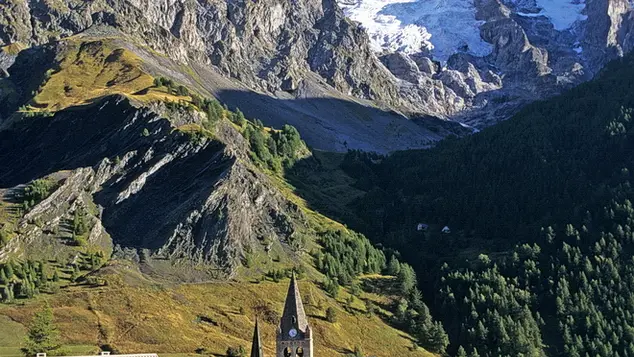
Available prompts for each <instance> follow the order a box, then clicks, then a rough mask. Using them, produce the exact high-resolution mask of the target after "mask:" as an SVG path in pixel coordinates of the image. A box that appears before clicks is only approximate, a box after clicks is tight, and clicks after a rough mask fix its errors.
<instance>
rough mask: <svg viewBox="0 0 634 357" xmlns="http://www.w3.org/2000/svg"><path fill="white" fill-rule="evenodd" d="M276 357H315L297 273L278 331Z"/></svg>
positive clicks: (293, 279) (290, 288) (292, 279)
mask: <svg viewBox="0 0 634 357" xmlns="http://www.w3.org/2000/svg"><path fill="white" fill-rule="evenodd" d="M276 357H313V333H312V331H311V329H310V326H308V320H307V319H306V313H305V312H304V304H303V303H302V297H301V295H300V293H299V285H298V284H297V279H295V272H293V275H292V276H291V284H290V285H289V287H288V294H287V295H286V303H284V313H283V314H282V320H281V321H280V326H279V328H278V330H277V354H276Z"/></svg>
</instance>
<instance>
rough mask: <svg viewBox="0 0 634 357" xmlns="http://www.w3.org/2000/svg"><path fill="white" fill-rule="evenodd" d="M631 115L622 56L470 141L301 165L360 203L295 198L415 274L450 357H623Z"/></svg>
mask: <svg viewBox="0 0 634 357" xmlns="http://www.w3.org/2000/svg"><path fill="white" fill-rule="evenodd" d="M632 108H634V58H632V57H631V56H630V57H627V58H625V59H623V60H619V61H615V62H614V63H611V64H610V65H609V66H608V67H607V68H606V69H605V70H603V72H602V73H601V74H600V76H599V77H598V78H597V79H596V80H594V81H592V82H590V83H587V84H584V85H581V86H579V87H578V88H576V89H573V90H571V91H569V92H567V93H565V94H564V95H562V96H559V97H557V98H554V99H552V100H548V101H544V102H538V103H534V104H532V105H529V106H528V107H526V108H525V109H524V110H522V111H521V112H520V113H519V114H517V115H516V116H515V117H514V118H512V119H510V120H508V121H506V122H504V123H501V124H499V125H497V126H495V127H492V128H489V129H486V130H483V131H482V132H481V133H478V134H476V135H473V136H471V137H468V138H464V139H455V138H454V139H451V138H450V139H447V140H445V141H443V142H442V143H441V144H440V145H438V147H436V148H434V149H431V150H426V151H407V152H398V153H395V154H393V155H391V156H389V157H381V156H378V155H373V154H368V153H360V152H350V153H349V154H348V155H346V157H345V158H343V159H342V161H341V164H340V165H339V166H338V167H337V168H335V169H333V168H332V167H330V168H328V167H323V165H320V164H319V163H317V164H315V163H313V164H312V167H311V165H310V164H309V163H308V162H307V163H305V164H304V170H309V169H312V170H313V171H314V172H315V174H316V175H317V174H318V173H319V172H322V171H324V170H331V171H332V172H333V174H334V175H337V176H338V177H341V175H345V174H347V175H349V176H350V177H351V178H353V179H354V183H353V184H352V185H353V187H354V190H363V191H364V192H365V194H364V195H363V196H362V197H360V198H358V199H354V200H352V201H345V200H337V199H336V197H334V196H329V194H328V192H327V191H325V190H321V189H319V187H318V186H317V185H304V186H302V187H303V188H304V189H306V190H307V191H308V192H309V193H308V195H309V196H310V197H312V198H313V201H312V204H313V205H314V206H315V207H317V208H318V209H321V210H324V211H330V212H333V213H334V214H335V215H337V216H338V217H340V218H342V219H343V220H344V221H346V222H348V223H349V224H350V225H351V226H352V227H354V228H356V229H358V230H359V231H361V232H364V233H366V234H367V235H368V236H369V237H370V238H371V239H372V240H373V241H374V242H376V243H382V244H383V245H385V246H386V247H390V248H393V249H396V250H398V251H400V254H401V256H402V257H404V259H405V261H407V262H409V263H411V264H412V265H413V266H414V267H415V269H416V271H417V272H418V275H419V278H420V281H421V282H422V285H421V286H422V290H423V292H424V296H425V297H426V299H425V301H426V302H428V303H429V304H430V306H432V313H433V314H434V316H436V317H438V318H439V319H441V320H442V321H443V322H444V325H445V327H446V328H447V329H448V332H449V334H450V340H451V346H450V348H449V350H450V351H451V352H452V353H456V354H457V355H459V356H465V355H470V356H477V355H479V356H491V357H492V356H541V355H549V356H571V357H572V356H631V355H633V354H634V343H633V342H634V339H633V337H634V335H632V334H631V331H633V330H632V327H634V319H633V317H632V316H634V314H633V313H634V311H633V310H632V309H633V306H634V305H633V304H632V302H631V301H630V299H631V297H630V296H631V295H632V293H633V292H634V285H633V282H634V275H633V272H634V265H633V262H634V255H633V254H634V240H633V237H634V235H633V234H632V229H634V225H633V224H632V220H633V219H634V210H633V209H632V204H631V202H632V200H633V199H634V191H633V190H632V187H631V178H630V177H631V172H633V171H632V170H634V160H633V157H634V156H633V155H632V154H633V153H634V136H633V135H634V123H633V122H632V111H633V109H632ZM309 172H310V170H309ZM344 173H345V174H344ZM307 176H310V174H308V173H306V172H304V171H302V170H299V169H298V170H297V171H296V173H295V175H294V176H293V177H291V180H298V181H301V182H304V181H305V180H304V178H305V177H307ZM337 181H341V179H337ZM327 201H335V202H337V203H336V204H334V205H330V204H328V203H326V202H327ZM346 209H347V210H349V211H350V210H352V212H353V213H351V212H349V211H348V212H346ZM419 223H423V224H426V225H428V226H429V228H428V229H427V230H424V231H418V230H417V227H418V224H419ZM445 226H448V227H449V228H450V230H451V233H448V234H445V233H441V229H442V228H443V227H445Z"/></svg>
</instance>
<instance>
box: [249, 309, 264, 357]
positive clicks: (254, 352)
mask: <svg viewBox="0 0 634 357" xmlns="http://www.w3.org/2000/svg"><path fill="white" fill-rule="evenodd" d="M251 357H264V352H263V351H262V341H261V339H260V328H259V326H258V319H257V318H256V319H255V329H253V343H252V344H251Z"/></svg>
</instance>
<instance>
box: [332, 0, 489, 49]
mask: <svg viewBox="0 0 634 357" xmlns="http://www.w3.org/2000/svg"><path fill="white" fill-rule="evenodd" d="M339 1H340V3H339V5H340V6H341V7H342V8H343V10H344V12H345V14H346V16H348V17H349V18H350V19H352V20H354V21H358V22H360V23H361V25H362V26H363V27H364V28H365V29H366V31H367V33H368V35H369V36H370V40H371V44H372V47H373V49H374V50H375V51H377V52H380V51H382V50H388V51H392V52H393V51H402V52H405V53H408V54H411V53H417V52H421V51H424V50H430V51H431V53H432V55H433V56H434V57H435V58H436V59H439V60H441V61H446V60H447V59H448V58H449V56H451V55H452V54H454V53H456V52H459V51H466V52H469V53H472V54H474V55H476V56H486V55H488V54H489V53H491V51H492V48H493V47H492V46H491V45H490V44H488V43H486V42H484V40H482V38H481V37H480V26H481V25H482V22H481V21H477V20H476V19H475V7H474V5H473V0H357V1H356V2H354V3H345V2H344V0H339Z"/></svg>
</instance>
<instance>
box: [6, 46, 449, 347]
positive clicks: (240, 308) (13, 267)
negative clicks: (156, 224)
mask: <svg viewBox="0 0 634 357" xmlns="http://www.w3.org/2000/svg"><path fill="white" fill-rule="evenodd" d="M63 43H64V46H60V47H61V49H60V50H58V51H57V52H55V53H54V56H53V54H52V53H49V52H48V51H52V50H51V49H45V50H42V51H44V54H42V53H41V52H37V50H33V51H34V52H33V53H32V57H33V59H38V58H39V59H41V58H40V57H39V56H44V57H46V56H52V57H55V63H54V64H53V63H49V62H47V61H45V60H43V61H40V62H38V61H37V60H33V63H35V62H37V63H39V65H38V66H35V65H33V63H32V62H31V58H27V59H25V60H24V61H25V62H19V63H18V65H17V67H15V68H12V71H11V77H9V78H2V79H0V85H2V86H4V87H6V88H12V92H11V93H9V94H10V96H9V95H4V94H7V93H5V92H3V93H0V104H4V106H3V107H2V111H6V112H7V114H8V116H7V117H8V118H9V120H10V121H11V125H9V127H8V128H6V129H5V130H4V131H0V138H2V139H1V140H0V356H18V355H23V352H22V351H21V350H20V349H21V347H24V346H25V341H26V335H27V331H28V329H29V328H30V326H31V325H32V323H33V322H32V321H33V319H34V316H35V314H36V313H37V312H38V311H41V309H42V308H43V306H45V305H47V304H48V305H50V306H51V307H52V313H53V320H54V322H55V324H56V325H57V327H58V328H59V331H60V335H61V344H62V348H61V349H55V350H49V351H47V352H49V354H50V355H56V354H57V355H59V354H80V353H81V354H94V353H96V352H98V351H99V350H100V349H103V350H111V351H114V352H118V353H139V352H156V353H160V355H162V356H163V355H165V354H167V356H171V355H178V356H183V355H198V356H223V355H225V353H226V352H227V349H228V348H229V347H239V346H243V347H245V348H247V349H248V348H249V342H250V340H251V338H252V336H251V333H252V328H253V325H254V320H255V318H256V317H259V318H260V319H261V320H263V321H264V324H263V327H262V330H263V338H264V340H265V341H264V345H265V349H266V352H267V353H268V354H270V353H272V351H273V350H274V342H275V329H276V326H277V324H278V323H279V315H280V314H281V310H282V306H283V302H284V295H285V293H286V291H287V288H288V285H287V283H288V280H287V277H288V276H289V275H290V272H291V271H293V270H294V271H296V272H297V274H298V275H299V276H300V277H301V283H300V284H301V287H302V293H303V294H304V295H303V296H302V297H303V299H304V300H305V303H306V306H307V313H308V315H309V321H310V323H311V326H313V331H314V333H315V345H316V352H317V354H318V355H323V356H337V355H344V356H345V355H348V354H350V353H354V352H355V351H363V353H364V354H368V355H375V356H394V355H403V356H412V357H415V356H420V357H422V356H432V355H433V354H432V353H431V352H429V351H435V352H442V351H443V350H444V349H445V348H446V345H447V341H446V334H445V332H444V330H443V328H442V326H441V325H440V324H439V323H438V322H437V321H434V320H433V319H432V317H431V316H430V315H429V313H428V309H427V307H426V306H425V305H424V304H423V303H422V302H421V301H420V299H418V306H417V308H416V311H415V312H414V315H413V316H415V317H416V319H417V321H419V327H418V329H417V330H408V331H403V330H404V329H403V326H401V325H400V324H399V322H400V320H401V313H402V312H401V310H400V309H399V306H400V305H401V301H402V300H403V299H404V298H409V295H410V294H411V293H412V292H415V291H416V288H415V285H416V278H415V274H414V273H413V271H412V269H411V268H410V267H409V266H408V265H407V264H404V263H403V264H400V263H398V265H399V268H400V267H401V266H402V269H399V271H395V270H388V269H387V261H386V257H385V252H384V251H383V250H381V249H379V248H376V247H374V246H372V244H371V243H370V242H369V241H368V240H367V238H365V237H364V236H363V235H360V234H358V233H355V232H353V231H351V230H349V229H347V228H346V227H345V226H343V225H341V224H340V223H338V222H336V221H333V220H331V219H330V218H328V217H326V216H324V215H322V214H320V213H318V212H315V211H314V210H312V209H311V208H310V207H309V206H307V205H306V202H305V201H304V200H302V199H301V198H300V197H299V196H297V195H296V194H295V193H294V192H292V186H290V185H289V184H288V183H287V182H285V181H284V178H283V173H284V172H285V171H286V170H288V169H290V168H291V167H292V166H293V164H294V163H295V162H297V161H300V160H304V159H306V158H308V157H310V155H311V152H310V151H309V150H308V148H307V147H306V144H305V143H304V142H303V141H302V139H301V138H300V136H299V133H298V132H297V130H296V129H295V128H294V127H292V126H289V125H286V126H284V127H282V128H279V130H278V129H273V128H267V127H264V126H263V125H262V123H261V122H260V121H258V120H257V119H251V120H247V119H246V118H245V117H244V115H243V114H242V113H241V112H240V111H239V110H238V109H236V110H234V111H231V110H229V109H228V108H227V107H226V106H223V105H222V104H221V103H219V102H218V101H216V100H215V99H210V98H209V97H206V96H205V94H204V93H199V92H196V91H195V90H193V89H191V88H187V87H185V86H184V85H183V84H181V83H178V82H176V81H175V80H174V79H170V78H167V77H162V76H156V77H154V76H152V75H150V74H149V73H147V72H146V71H145V69H144V67H143V63H142V61H141V59H140V58H139V57H137V56H136V55H135V54H134V53H132V52H131V51H129V50H126V49H124V48H120V47H118V46H119V44H118V43H115V42H112V41H109V40H93V39H91V40H89V41H81V40H75V39H69V40H65V41H64V42H63ZM47 58H48V57H47ZM29 64H30V65H29ZM25 84H30V85H32V86H33V88H37V89H36V90H34V91H32V92H29V90H28V89H29V88H30V87H29V88H27V87H26V86H25ZM29 93H30V94H29ZM3 95H4V96H3ZM152 110H154V111H155V112H153V111H152ZM126 117H129V118H133V119H132V120H131V122H129V123H128V125H124V124H122V123H125V121H123V120H124V118H126ZM157 123H158V124H157ZM60 128H61V129H60ZM112 137H114V139H112ZM157 137H158V139H157ZM16 138H19V139H16ZM78 142H81V146H80V147H76V146H75V145H76V143H78ZM162 145H164V146H162ZM171 145H173V146H171ZM148 147H151V149H150V150H148ZM172 147H178V148H179V149H178V150H175V152H170V151H169V150H171V148H172ZM225 147H230V148H231V149H230V150H229V149H228V150H226V151H222V150H223V149H224V148H225ZM119 149H121V151H118V150H119ZM144 150H147V151H144ZM161 150H164V152H160V151H161ZM138 151H144V152H146V157H145V158H144V159H143V160H142V161H140V162H137V164H134V165H132V164H129V163H130V161H127V160H130V157H134V155H136V153H137V152H138ZM155 152H160V155H165V156H167V157H169V158H170V160H167V161H166V162H165V165H166V166H167V167H169V165H170V164H171V162H172V160H171V159H172V158H174V160H173V161H174V162H179V160H180V161H184V162H187V160H190V161H189V162H191V163H192V166H185V167H186V168H188V170H184V169H182V168H179V169H177V170H174V171H173V172H172V173H171V174H172V175H171V176H172V177H171V179H173V181H167V183H166V181H165V180H168V179H170V178H163V179H157V180H156V181H154V183H155V184H156V185H157V186H155V188H153V189H147V190H148V191H151V192H153V193H158V195H157V196H160V197H167V196H165V192H167V191H174V190H175V187H174V186H177V185H181V184H182V185H183V186H185V187H186V189H185V190H184V192H185V193H183V194H182V195H180V196H178V199H179V200H183V201H186V199H183V197H187V196H186V195H187V193H192V192H194V193H195V194H200V195H201V196H202V199H203V202H205V201H204V200H207V201H209V200H212V199H214V198H215V196H212V197H211V198H210V194H212V193H215V192H218V191H220V192H223V191H224V192H226V191H231V190H233V192H235V191H236V190H237V189H236V188H234V187H229V188H227V186H226V185H227V182H228V181H235V183H236V186H237V187H238V188H239V189H241V188H242V187H244V186H249V185H251V186H252V187H255V189H253V196H250V195H251V194H252V191H240V192H241V194H242V196H240V197H238V198H232V197H231V196H225V197H229V198H225V197H222V200H223V201H225V200H230V199H234V200H235V202H229V204H228V205H227V206H225V210H224V211H220V210H219V212H218V213H217V214H215V215H213V216H212V217H211V218H210V220H212V221H213V224H214V227H221V228H220V229H219V230H220V232H214V231H212V230H211V229H209V228H206V229H209V232H206V233H208V235H213V234H216V235H217V236H216V237H214V238H217V237H218V236H221V235H222V233H224V232H223V231H222V230H229V229H230V228H227V227H229V225H228V224H227V223H226V222H227V221H228V220H239V219H241V218H242V216H243V215H247V214H248V213H245V210H246V209H245V207H246V208H247V209H248V208H249V206H250V205H257V204H258V201H261V200H271V201H272V202H273V204H272V205H271V208H270V209H271V210H273V209H274V208H278V210H277V211H275V212H272V213H271V216H272V217H273V218H275V219H274V220H273V219H271V220H269V221H266V222H265V224H267V225H268V227H267V228H270V230H269V231H260V232H257V233H258V236H257V237H243V236H239V237H237V240H239V241H238V242H235V241H234V242H231V244H233V245H230V246H228V248H225V249H226V250H225V251H221V252H219V253H216V254H217V256H216V257H214V258H215V259H219V260H220V259H226V260H227V262H228V261H229V259H232V258H233V259H235V258H237V259H236V260H237V261H238V266H237V267H236V268H235V269H231V272H230V274H229V273H226V271H229V269H225V270H223V269H220V268H218V266H217V265H213V264H212V263H211V262H208V261H202V262H200V261H198V262H194V259H195V257H194V256H193V255H186V254H183V253H179V256H178V257H177V258H176V259H171V258H165V257H160V258H159V259H153V258H154V257H153V256H152V253H151V252H149V250H148V249H141V248H140V247H139V246H135V245H134V244H130V243H129V242H127V241H126V240H127V239H130V238H134V237H129V236H123V234H121V233H117V232H115V229H114V228H121V227H118V226H116V225H115V224H113V225H111V226H107V224H106V223H104V220H105V219H106V218H105V217H107V214H108V212H109V209H110V208H109V207H104V206H103V205H107V200H106V199H105V198H103V197H104V196H105V195H106V194H105V193H104V191H108V189H109V188H111V187H112V186H109V185H111V184H112V183H113V182H115V181H117V180H115V179H112V180H104V181H107V182H102V183H100V184H98V185H97V186H93V184H94V181H93V180H94V179H95V177H96V176H97V175H99V174H100V173H101V174H106V173H111V172H116V171H118V170H120V171H121V172H124V171H125V170H130V171H127V172H126V174H125V175H122V176H121V179H120V180H119V181H125V180H128V179H130V178H137V177H139V176H142V177H143V183H142V184H141V187H139V190H140V189H146V187H147V186H148V184H147V183H148V182H151V180H152V178H153V177H156V176H160V175H159V174H156V171H157V170H160V168H161V167H162V166H161V165H157V166H153V168H154V169H153V170H152V171H151V172H150V173H147V174H139V172H138V171H134V170H136V169H137V168H138V167H140V166H143V164H146V163H147V162H148V161H151V159H149V158H150V157H152V154H153V153H155ZM182 152H191V153H192V154H191V156H193V157H195V158H196V159H195V160H191V157H188V156H187V155H186V154H184V155H181V156H179V155H180V154H182ZM60 153H63V154H60ZM47 155H48V156H47ZM196 155H199V156H196ZM206 155H208V156H206ZM126 157H127V158H126ZM17 158H19V161H29V165H27V166H23V165H21V164H17V163H16V160H18V159H17ZM219 158H221V159H222V160H224V161H222V160H220V162H221V165H217V166H211V168H210V162H211V163H215V162H217V161H219ZM152 163H156V161H152ZM128 164H129V165H128ZM126 165H128V166H126ZM223 165H225V166H223ZM239 165H242V166H239ZM105 167H110V169H104V168H105ZM177 167H178V166H177ZM226 167H231V168H232V170H227V171H223V174H222V175H220V177H221V178H222V180H219V181H218V183H217V184H216V185H214V187H211V186H205V188H200V185H197V183H199V182H200V181H206V182H205V184H208V182H207V181H210V180H211V179H213V177H214V176H213V174H214V173H216V171H218V172H220V171H222V170H225V169H226ZM109 170H112V171H109ZM183 171H187V172H188V173H192V172H195V173H197V174H196V175H193V174H192V175H190V174H184V175H182V176H181V172H183ZM174 172H178V173H176V174H175V173H174ZM226 172H229V173H226ZM143 175H146V176H143ZM152 175H154V176H152ZM205 175H207V176H205ZM150 176H152V177H150ZM165 176H168V175H165ZM174 176H176V177H174ZM104 177H105V176H104ZM147 177H149V178H147ZM200 177H202V179H201V178H200ZM146 178H147V180H146ZM196 180H198V181H196ZM169 182H172V183H173V184H170V183H169ZM230 183H231V182H229V184H230ZM144 185H145V186H144ZM223 185H225V186H223ZM207 190H209V192H208V191H207ZM210 192H211V193H210ZM141 193H143V192H141ZM135 194H137V196H138V195H140V194H139V192H138V191H135ZM100 196H101V197H100ZM104 202H106V203H104ZM229 205H231V206H229ZM276 205H277V206H276ZM140 206H141V207H139V211H140V212H142V218H143V219H142V220H144V219H147V217H148V216H149V215H151V214H156V207H153V206H152V205H151V204H143V205H140ZM279 206H282V209H279ZM182 207H183V206H182V202H181V201H178V202H175V203H174V209H173V210H176V209H180V208H182ZM117 208H118V207H115V208H112V210H113V211H116V209H117ZM284 209H288V210H289V211H291V210H292V213H293V215H290V214H289V215H285V211H284ZM173 210H172V211H173ZM172 211H170V212H165V213H164V215H165V216H169V215H172V214H173V212H172ZM137 212H138V211H137ZM187 213H188V214H189V213H190V212H187ZM265 213H266V212H265ZM122 216H124V219H125V218H126V217H125V216H127V215H122ZM227 216H228V218H227ZM116 218H117V217H115V218H114V219H113V221H115V223H118V222H116ZM160 218H161V219H160V220H163V217H160ZM120 219H121V218H120ZM138 223H139V222H138V221H134V220H132V221H128V222H127V223H126V224H119V226H126V225H127V226H128V227H129V226H134V225H135V224H138ZM141 223H143V222H141ZM146 229H147V226H146V227H143V228H141V229H139V230H138V231H137V232H136V233H139V232H140V231H141V230H146ZM199 229H201V230H202V229H205V227H203V228H199ZM288 231H291V232H292V234H289V235H288V236H284V234H285V232H288ZM265 234H268V235H265ZM276 234H279V236H277V235H276ZM152 238H153V239H155V240H157V239H158V238H157V237H152ZM251 238H252V239H251ZM205 239H208V237H205ZM151 243H156V242H151ZM122 246H123V247H122ZM236 247H240V248H242V247H244V251H243V253H237V254H236V253H235V252H236V251H238V249H237V248H236ZM265 247H267V248H266V250H265ZM227 251H228V252H229V253H227ZM230 254H236V255H238V256H237V257H233V256H229V255H230ZM227 262H221V263H227ZM225 267H226V265H225ZM400 271H402V272H403V273H400V274H399V272H400ZM183 277H185V278H183ZM185 280H186V281H187V284H185V283H184V281H185ZM328 311H330V313H328ZM334 315H336V317H333V316H334ZM419 345H420V347H419Z"/></svg>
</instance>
